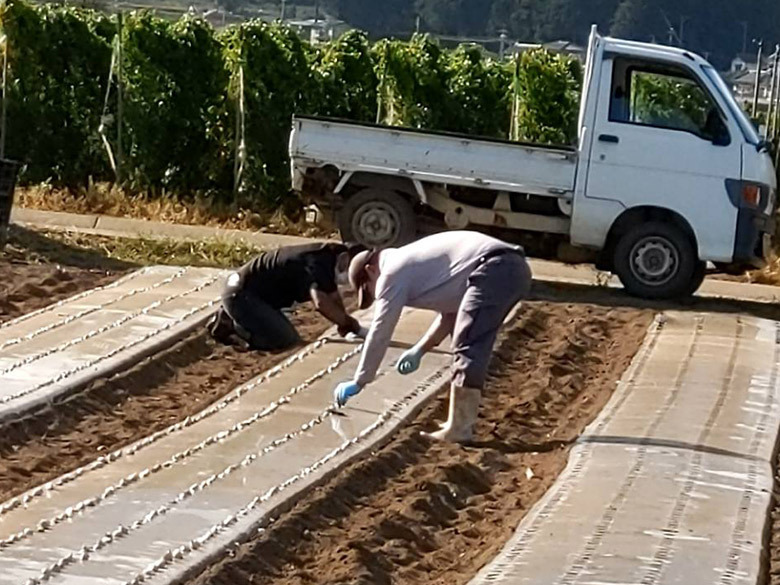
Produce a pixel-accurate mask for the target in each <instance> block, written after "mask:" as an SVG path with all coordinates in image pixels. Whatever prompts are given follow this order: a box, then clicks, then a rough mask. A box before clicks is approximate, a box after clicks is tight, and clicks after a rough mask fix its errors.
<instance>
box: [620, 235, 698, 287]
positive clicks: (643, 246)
mask: <svg viewBox="0 0 780 585" xmlns="http://www.w3.org/2000/svg"><path fill="white" fill-rule="evenodd" d="M703 264H704V263H702V262H700V261H699V259H698V257H697V254H696V248H695V246H694V243H693V242H692V241H691V238H690V237H689V236H688V235H687V234H685V232H683V231H682V230H681V229H679V228H678V227H676V226H674V225H672V224H668V223H661V222H656V221H651V222H648V223H645V224H642V225H640V226H639V227H638V228H636V229H632V230H631V231H629V232H628V233H626V234H625V235H623V237H621V238H620V240H619V241H618V243H617V246H616V247H615V258H614V266H615V272H616V273H617V275H618V277H619V278H620V281H621V282H622V283H623V286H624V287H625V288H626V291H627V292H628V293H629V294H631V295H634V296H637V297H642V298H646V299H674V298H680V297H687V296H690V295H691V294H693V292H694V291H695V290H696V289H697V288H698V287H699V285H700V284H701V280H703V277H704V271H703V270H701V268H702V266H703ZM697 281H698V282H697Z"/></svg>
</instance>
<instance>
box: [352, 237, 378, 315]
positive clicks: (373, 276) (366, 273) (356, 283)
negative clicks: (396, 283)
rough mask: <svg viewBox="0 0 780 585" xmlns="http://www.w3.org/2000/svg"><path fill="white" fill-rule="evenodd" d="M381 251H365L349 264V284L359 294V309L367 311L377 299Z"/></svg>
mask: <svg viewBox="0 0 780 585" xmlns="http://www.w3.org/2000/svg"><path fill="white" fill-rule="evenodd" d="M379 276H380V270H379V250H365V251H363V252H360V253H359V254H358V255H357V256H355V257H354V258H353V259H352V262H350V264H349V283H350V284H351V285H352V288H354V289H355V290H356V291H357V293H358V307H359V308H361V309H367V308H368V307H370V306H371V304H372V303H373V302H374V299H375V298H376V283H377V281H378V280H379Z"/></svg>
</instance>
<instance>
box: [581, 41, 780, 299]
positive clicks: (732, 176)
mask: <svg viewBox="0 0 780 585" xmlns="http://www.w3.org/2000/svg"><path fill="white" fill-rule="evenodd" d="M589 47H590V48H589V57H588V60H587V69H586V75H585V85H584V91H583V99H582V105H581V112H580V143H579V147H580V148H579V164H578V176H577V180H576V187H575V195H574V201H573V213H572V225H571V240H572V243H574V244H576V245H580V246H584V247H589V248H594V249H599V250H602V251H603V253H602V254H601V265H602V266H603V267H605V268H609V269H612V270H614V271H615V272H617V274H618V275H619V276H620V278H621V280H623V282H624V284H626V285H627V287H628V288H629V289H630V290H631V291H632V292H634V293H636V294H639V295H641V296H658V294H657V292H655V291H658V290H663V289H665V288H666V287H667V286H668V285H674V282H673V281H674V280H675V279H676V278H677V279H678V280H679V281H680V284H681V285H682V281H683V280H684V279H685V277H686V276H685V275H687V278H688V279H689V284H688V285H687V289H686V288H684V287H674V286H673V288H676V290H678V291H680V292H684V291H686V290H690V289H695V288H697V287H698V285H699V284H700V282H701V278H702V277H703V273H704V262H705V261H711V262H714V263H716V264H717V265H720V266H724V267H728V268H731V269H736V270H738V269H742V268H746V267H751V266H759V265H761V264H762V262H763V259H764V257H765V256H766V254H767V253H768V251H769V246H770V238H771V235H772V234H773V233H774V223H773V215H774V210H775V199H776V189H777V185H776V175H775V171H774V168H773V166H772V160H771V156H770V153H769V149H768V148H767V145H766V144H765V143H764V142H762V140H761V139H760V137H759V136H758V134H757V132H756V130H755V129H754V127H753V125H752V123H751V121H750V120H749V119H748V117H747V116H746V114H745V113H744V112H743V111H742V109H741V108H740V106H739V105H738V104H737V102H736V100H735V99H734V97H733V96H732V94H731V91H730V90H729V88H728V87H727V86H726V84H725V83H724V82H723V80H722V79H721V77H720V75H719V74H718V73H717V72H716V71H715V69H713V67H712V66H711V65H710V64H709V63H707V62H706V61H705V60H704V59H702V58H701V57H698V56H696V55H694V54H692V53H689V52H687V51H684V50H681V49H677V48H673V47H662V46H656V45H650V44H644V43H635V42H630V41H623V40H617V39H604V38H601V37H599V36H598V34H597V33H596V32H595V31H594V32H593V34H592V37H591V42H590V44H589ZM681 277H682V278H681ZM662 296H666V295H662Z"/></svg>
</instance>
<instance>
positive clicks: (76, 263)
mask: <svg viewBox="0 0 780 585" xmlns="http://www.w3.org/2000/svg"><path fill="white" fill-rule="evenodd" d="M8 236H9V237H8V243H7V244H6V247H5V250H3V251H2V252H0V259H6V260H8V261H10V262H19V263H41V262H45V263H51V264H60V265H63V266H71V267H74V268H86V269H95V268H98V269H102V270H110V271H123V270H128V269H131V268H137V266H136V265H135V264H132V263H130V262H123V261H121V260H115V259H112V258H107V257H106V256H104V255H102V254H100V253H99V252H96V251H95V250H87V249H84V248H79V247H77V246H70V245H68V244H65V243H63V242H61V241H57V240H53V239H51V238H47V237H46V236H45V235H44V234H42V233H40V232H37V231H34V230H29V229H27V228H23V227H20V226H18V225H11V226H10V228H9V233H8Z"/></svg>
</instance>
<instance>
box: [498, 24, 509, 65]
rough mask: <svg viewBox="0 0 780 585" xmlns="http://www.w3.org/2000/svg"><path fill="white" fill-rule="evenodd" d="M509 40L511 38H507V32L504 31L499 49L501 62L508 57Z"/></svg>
mask: <svg viewBox="0 0 780 585" xmlns="http://www.w3.org/2000/svg"><path fill="white" fill-rule="evenodd" d="M507 38H509V37H508V36H507V32H506V31H505V30H502V31H501V34H500V35H499V39H501V40H500V43H501V44H500V46H499V49H498V59H499V60H500V61H503V60H504V56H505V55H506V41H507Z"/></svg>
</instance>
